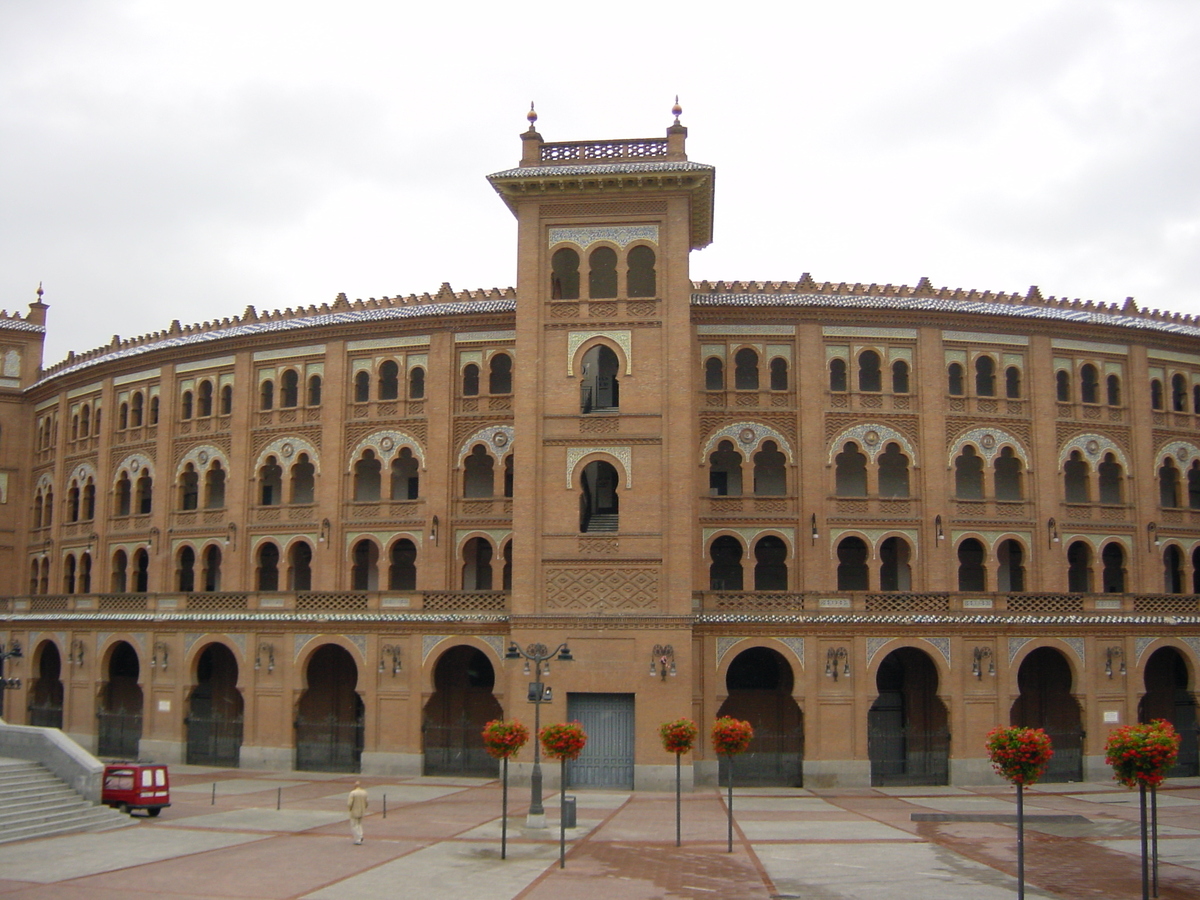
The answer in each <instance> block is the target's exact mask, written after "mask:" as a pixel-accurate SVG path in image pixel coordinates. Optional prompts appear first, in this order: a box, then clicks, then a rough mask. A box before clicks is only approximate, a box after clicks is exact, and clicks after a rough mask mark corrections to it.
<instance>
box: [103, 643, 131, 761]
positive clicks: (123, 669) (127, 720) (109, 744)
mask: <svg viewBox="0 0 1200 900" xmlns="http://www.w3.org/2000/svg"><path fill="white" fill-rule="evenodd" d="M140 671H141V666H140V664H139V662H138V655H137V651H136V650H134V649H133V647H132V646H130V644H129V643H128V642H126V641H118V642H117V643H116V645H115V646H114V647H113V648H112V651H111V652H110V653H109V655H108V680H107V681H105V682H104V684H103V685H101V687H100V703H99V706H98V709H97V711H96V720H97V721H96V755H97V756H103V757H110V758H116V759H137V757H138V746H139V744H140V743H141V740H142V688H141V685H139V684H138V675H139V673H140Z"/></svg>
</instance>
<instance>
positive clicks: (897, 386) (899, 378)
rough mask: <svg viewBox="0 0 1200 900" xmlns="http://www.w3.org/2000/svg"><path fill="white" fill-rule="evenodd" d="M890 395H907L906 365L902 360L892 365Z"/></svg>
mask: <svg viewBox="0 0 1200 900" xmlns="http://www.w3.org/2000/svg"><path fill="white" fill-rule="evenodd" d="M892 393H893V394H907V393H908V363H907V362H906V361H905V360H903V359H898V360H896V361H895V362H894V363H892Z"/></svg>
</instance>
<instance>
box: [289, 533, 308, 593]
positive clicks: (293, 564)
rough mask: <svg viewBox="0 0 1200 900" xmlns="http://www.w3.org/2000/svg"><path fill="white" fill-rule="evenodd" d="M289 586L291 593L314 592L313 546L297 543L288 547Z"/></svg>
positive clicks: (301, 542) (304, 542)
mask: <svg viewBox="0 0 1200 900" xmlns="http://www.w3.org/2000/svg"><path fill="white" fill-rule="evenodd" d="M287 559H288V567H287V586H288V590H289V591H311V590H312V561H313V551H312V546H311V545H310V544H309V543H308V541H296V542H295V543H293V544H292V545H291V546H290V547H288V554H287Z"/></svg>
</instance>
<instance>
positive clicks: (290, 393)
mask: <svg viewBox="0 0 1200 900" xmlns="http://www.w3.org/2000/svg"><path fill="white" fill-rule="evenodd" d="M205 383H206V384H207V382H205ZM211 395H212V389H211V388H210V389H209V396H210V400H209V409H211V408H212V401H211ZM279 405H280V407H281V408H283V409H294V408H296V407H297V406H299V405H300V375H299V374H298V373H297V372H296V370H295V369H288V370H287V371H286V372H284V373H283V375H281V376H280V377H279Z"/></svg>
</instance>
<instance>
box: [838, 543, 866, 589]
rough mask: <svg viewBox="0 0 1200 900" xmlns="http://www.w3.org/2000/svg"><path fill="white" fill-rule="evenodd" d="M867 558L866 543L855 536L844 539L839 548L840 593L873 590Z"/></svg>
mask: <svg viewBox="0 0 1200 900" xmlns="http://www.w3.org/2000/svg"><path fill="white" fill-rule="evenodd" d="M867 557H868V548H867V542H866V541H864V540H863V539H862V538H860V537H857V536H854V535H851V536H850V537H845V538H842V540H841V541H840V542H839V543H838V548H837V558H838V567H837V586H838V590H839V591H868V590H870V589H871V575H870V571H869V569H868V568H867Z"/></svg>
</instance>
